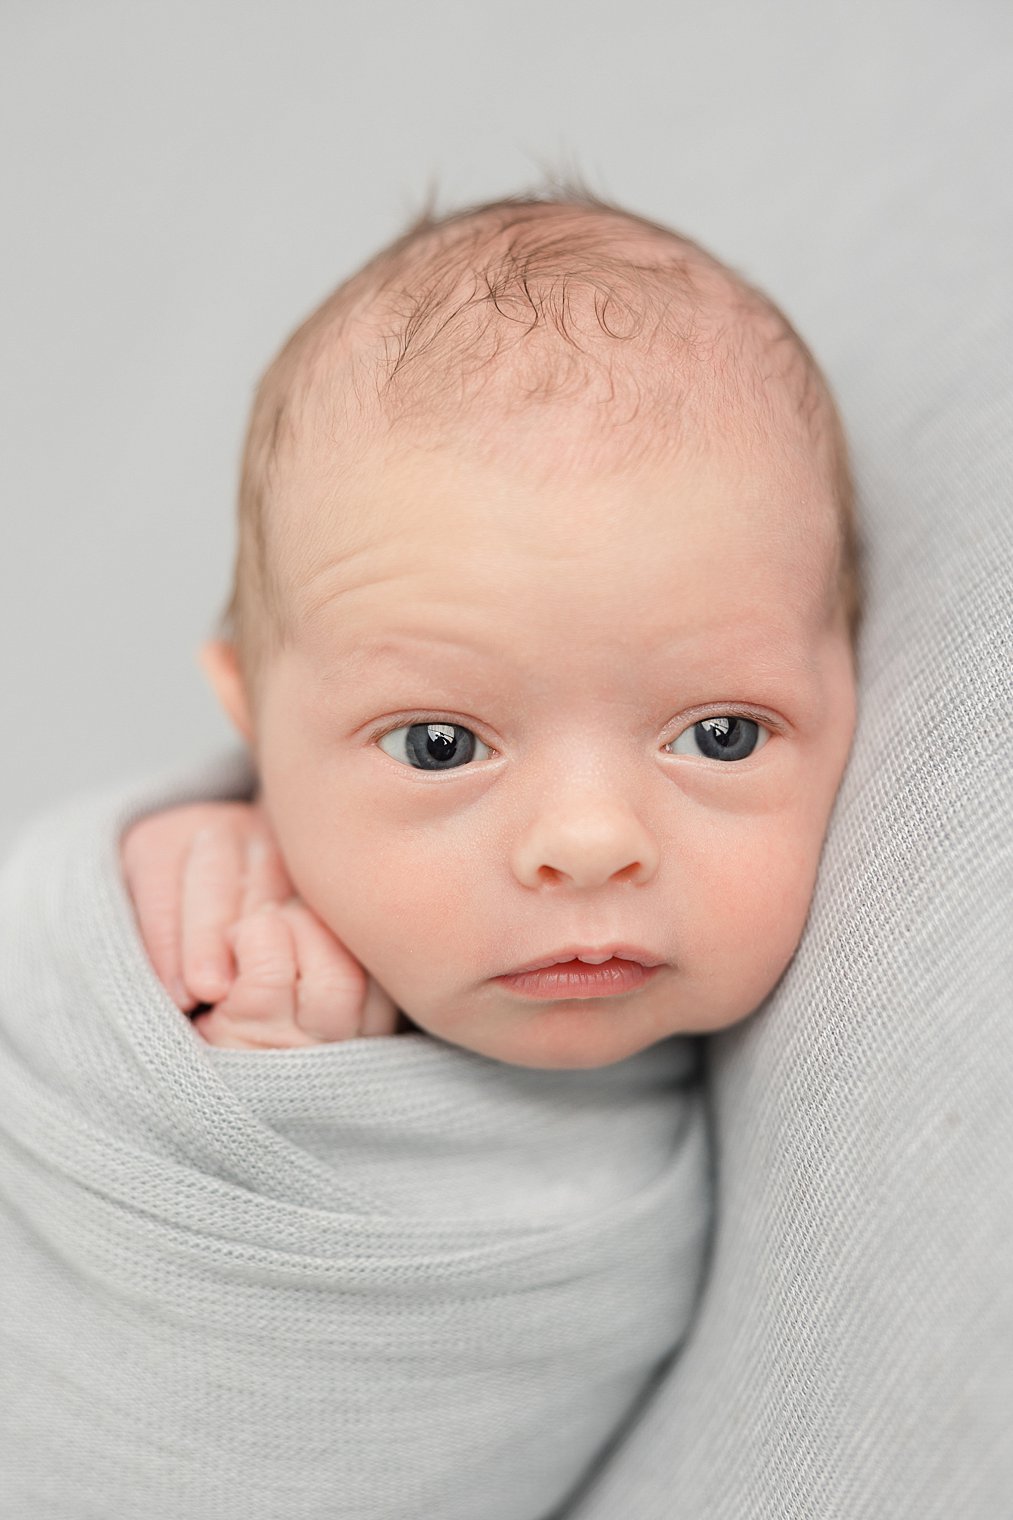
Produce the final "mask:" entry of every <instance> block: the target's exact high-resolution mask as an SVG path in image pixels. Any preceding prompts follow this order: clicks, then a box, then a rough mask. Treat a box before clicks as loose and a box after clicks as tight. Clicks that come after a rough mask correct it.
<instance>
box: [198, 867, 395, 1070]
mask: <svg viewBox="0 0 1013 1520" xmlns="http://www.w3.org/2000/svg"><path fill="white" fill-rule="evenodd" d="M228 937H229V941H230V943H231V945H232V947H233V950H234V952H235V956H236V961H237V962H238V967H239V974H238V976H237V978H236V981H235V983H234V985H233V987H232V989H231V990H230V992H229V993H228V994H227V996H226V997H224V998H222V999H221V1000H220V1001H219V1002H218V1003H217V1004H216V1005H215V1007H214V1008H212V1009H211V1010H210V1012H208V1013H200V1014H198V1015H197V1016H196V1018H195V1019H194V1021H193V1025H194V1028H195V1029H196V1030H197V1032H198V1034H200V1035H201V1036H202V1037H203V1038H204V1039H205V1040H207V1042H208V1044H210V1045H226V1046H231V1047H233V1048H234V1049H239V1050H283V1049H291V1048H293V1047H295V1046H299V1045H320V1044H323V1043H325V1042H331V1041H336V1040H354V1039H356V1038H358V1037H360V1036H363V1035H382V1034H390V1035H392V1034H395V1033H396V1032H397V1026H398V1013H397V1009H396V1008H395V1006H394V1004H393V1003H392V1002H391V1000H390V998H389V997H388V996H387V994H386V993H385V992H384V991H383V990H382V988H381V987H380V986H379V985H378V983H377V982H375V981H374V980H373V978H372V977H371V976H369V974H368V973H367V972H366V971H365V969H364V968H363V967H362V966H361V965H360V964H359V962H358V961H357V960H356V959H355V957H354V956H353V955H351V954H349V952H348V951H347V950H346V949H345V947H344V946H343V945H342V944H341V943H340V942H339V941H338V940H336V939H335V937H334V935H333V934H332V933H331V931H330V930H329V929H328V928H327V927H326V925H325V924H323V923H321V921H320V919H319V918H317V916H316V914H315V913H313V912H312V910H311V909H310V908H308V907H307V906H306V904H305V903H302V902H300V901H299V899H298V898H295V897H293V898H291V899H290V900H289V901H288V902H286V903H283V904H282V905H281V906H280V907H279V906H277V905H276V904H275V903H267V904H265V906H264V907H262V908H260V909H259V911H257V912H256V913H253V914H252V915H251V916H250V917H247V918H242V919H240V921H239V923H237V924H236V925H235V926H234V927H233V928H232V929H231V930H230V931H229V936H228Z"/></svg>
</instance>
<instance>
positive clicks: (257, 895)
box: [240, 808, 295, 918]
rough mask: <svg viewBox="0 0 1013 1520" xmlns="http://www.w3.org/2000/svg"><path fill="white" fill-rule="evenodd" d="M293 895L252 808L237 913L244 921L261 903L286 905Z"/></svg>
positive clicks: (266, 829) (260, 819)
mask: <svg viewBox="0 0 1013 1520" xmlns="http://www.w3.org/2000/svg"><path fill="white" fill-rule="evenodd" d="M294 893H295V887H294V886H293V885H292V882H291V879H290V878H289V874H288V872H287V870H286V869H285V862H284V861H283V860H282V858H281V852H280V851H279V849H278V846H277V845H276V844H275V842H274V835H273V834H272V832H271V829H270V827H269V826H268V823H267V820H266V819H265V818H264V817H263V815H262V814H261V813H260V811H259V810H258V809H257V808H252V809H251V810H250V835H249V838H248V840H247V842H246V869H245V875H244V880H243V896H242V904H241V907H240V913H241V914H242V916H243V917H244V918H245V917H247V916H248V915H249V914H251V913H256V912H257V911H258V909H260V908H262V907H263V906H264V904H265V903H269V902H273V903H285V902H287V901H288V899H289V898H290V897H292V896H293V895H294Z"/></svg>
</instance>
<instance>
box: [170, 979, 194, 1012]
mask: <svg viewBox="0 0 1013 1520" xmlns="http://www.w3.org/2000/svg"><path fill="white" fill-rule="evenodd" d="M171 995H172V1001H173V1002H174V1003H178V1004H179V1005H180V1006H182V1005H183V1004H184V1003H189V1001H190V994H189V992H187V990H186V988H185V987H184V986H183V983H182V982H181V981H180V980H179V979H178V978H177V980H176V981H174V982H173V984H172V994H171Z"/></svg>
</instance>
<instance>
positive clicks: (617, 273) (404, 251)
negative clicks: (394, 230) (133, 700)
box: [219, 176, 863, 707]
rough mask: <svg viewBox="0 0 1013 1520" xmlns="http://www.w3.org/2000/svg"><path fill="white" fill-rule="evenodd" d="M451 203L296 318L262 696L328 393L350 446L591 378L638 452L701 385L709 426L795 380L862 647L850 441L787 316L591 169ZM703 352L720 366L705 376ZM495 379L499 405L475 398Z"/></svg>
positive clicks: (243, 645) (841, 580) (253, 453)
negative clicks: (291, 495)
mask: <svg viewBox="0 0 1013 1520" xmlns="http://www.w3.org/2000/svg"><path fill="white" fill-rule="evenodd" d="M434 201H435V195H434V193H433V192H430V195H429V197H428V198H427V203H426V205H425V207H424V208H423V210H422V211H421V212H420V213H416V214H415V215H414V217H413V219H412V221H411V223H410V225H409V226H408V228H407V230H406V231H405V232H403V233H402V234H401V235H400V236H399V237H398V238H396V239H395V240H394V241H393V242H392V243H391V244H390V245H389V246H387V247H386V248H384V249H383V250H381V251H380V252H379V253H378V254H376V255H375V256H374V257H373V258H372V259H370V260H369V261H368V262H367V263H366V264H365V265H364V266H363V267H362V268H361V269H360V270H359V271H357V272H356V273H355V274H353V275H352V276H351V277H350V278H348V279H347V280H345V281H343V282H342V283H341V284H340V285H339V286H338V287H337V288H336V289H335V290H334V291H333V292H332V293H331V294H330V295H329V296H328V297H327V298H326V299H325V300H324V301H323V303H322V304H321V305H320V306H318V307H317V308H316V310H315V311H314V312H313V313H312V314H311V315H310V316H309V317H308V318H307V319H306V320H305V321H304V322H303V323H302V324H301V325H300V326H299V327H298V328H297V330H296V331H295V332H294V333H293V334H292V336H291V337H290V338H289V339H288V341H287V342H286V343H285V345H284V347H283V348H282V349H281V351H280V352H279V353H278V355H277V356H276V357H275V359H274V360H273V361H272V363H271V364H270V365H269V366H268V368H267V370H266V371H265V373H264V375H263V377H262V379H261V381H260V384H259V386H258V388H257V392H256V397H255V400H254V404H253V408H252V412H251V417H250V422H249V427H248V430H247V435H246V441H245V446H244V450H243V461H242V470H241V479H240V489H239V513H238V518H239V522H238V528H239V535H238V539H239V541H238V548H237V554H236V564H235V574H234V579H233V585H232V589H231V594H230V598H229V601H228V604H227V606H226V608H225V611H224V612H223V614H222V618H221V620H220V625H219V636H220V637H221V638H223V639H225V640H227V641H229V642H231V643H232V644H233V645H234V646H235V649H236V652H237V656H238V660H239V665H240V669H241V672H242V674H243V678H244V684H245V686H246V691H247V695H248V699H249V701H250V703H251V706H252V707H255V706H256V694H257V690H258V687H259V679H260V675H261V673H262V670H263V668H264V664H265V661H266V659H267V657H268V655H269V654H270V653H271V652H272V651H273V650H274V649H277V648H280V647H283V645H284V643H285V642H286V639H287V636H288V627H287V612H288V608H287V600H288V598H287V595H286V588H285V584H284V578H283V576H282V575H281V573H280V571H279V567H278V565H277V564H276V563H275V556H274V554H273V553H272V551H271V544H272V539H271V527H272V522H271V518H272V507H273V505H274V499H275V497H276V494H277V482H278V479H279V477H280V475H281V473H282V470H283V465H284V462H285V459H286V457H288V456H289V455H290V452H291V450H292V448H293V446H294V445H295V444H297V443H298V442H299V441H300V440H301V439H302V438H303V437H304V436H305V435H306V433H307V430H308V426H309V424H308V422H307V418H308V416H309V415H310V413H311V412H312V409H313V407H314V405H316V406H317V409H318V411H319V409H320V407H321V406H324V407H325V409H326V407H328V406H329V408H330V410H329V411H328V412H327V424H326V429H327V430H326V435H325V436H326V439H327V441H328V443H329V444H333V445H334V452H335V454H336V455H337V454H339V453H341V452H342V451H343V450H346V451H348V452H352V451H354V448H355V447H356V440H357V438H359V439H361V438H365V437H369V436H372V435H373V433H374V432H375V430H376V429H377V428H378V427H380V428H384V429H386V430H387V431H388V432H390V431H393V430H396V429H412V428H414V429H416V430H417V429H418V428H419V426H420V425H421V426H422V427H424V428H427V429H433V428H442V429H452V428H454V427H455V426H458V427H459V426H460V423H461V419H462V418H464V420H465V422H466V425H467V426H468V430H469V431H468V439H469V444H470V445H471V446H472V447H475V448H477V449H479V450H481V447H482V440H483V425H484V424H487V423H488V422H489V420H490V418H494V419H495V420H496V422H497V423H501V422H502V420H503V418H504V416H507V415H511V414H512V413H514V412H516V411H520V410H523V409H524V408H528V407H532V406H538V405H541V404H547V403H548V402H550V401H552V400H560V399H561V400H564V401H565V400H566V399H568V398H572V397H580V398H581V399H584V400H586V399H587V398H588V395H589V393H591V398H592V400H594V399H597V400H599V401H600V403H601V404H602V405H604V406H606V407H607V408H608V423H609V434H610V436H611V437H613V438H615V437H618V436H619V434H620V433H624V435H625V438H626V454H625V455H624V458H625V459H626V460H627V461H629V460H630V459H631V458H633V457H635V455H636V453H637V452H638V451H639V452H640V453H646V454H649V453H650V452H651V450H652V448H654V449H657V448H658V447H659V440H660V441H661V445H663V444H664V442H665V440H671V438H672V437H673V436H678V432H679V427H680V412H679V409H678V407H676V406H675V404H674V402H675V399H676V397H678V399H679V400H680V401H682V402H684V403H686V404H687V407H688V404H689V401H690V397H691V394H692V393H693V391H694V387H695V390H696V391H697V392H699V391H701V389H702V390H703V391H704V393H705V399H704V405H703V409H702V411H701V410H700V408H699V407H698V408H697V409H696V410H695V412H694V422H695V424H696V425H697V426H701V425H705V424H706V421H707V416H708V411H709V407H710V404H711V403H712V402H718V401H720V400H721V399H722V398H727V397H728V396H731V395H733V394H734V393H736V392H738V393H741V390H742V387H743V385H744V384H745V385H748V387H749V391H750V396H751V400H752V401H753V403H754V407H759V411H758V415H759V416H760V417H761V419H762V418H763V415H764V413H763V408H764V407H765V406H766V407H767V408H768V411H769V406H770V405H771V404H773V403H772V402H771V401H770V397H771V395H772V393H773V392H775V391H776V392H778V393H779V394H780V395H781V396H782V397H783V395H784V394H785V391H786V390H787V393H788V394H789V395H790V396H791V398H792V399H793V402H794V405H795V408H796V411H797V413H798V416H799V418H800V420H801V422H802V424H803V426H804V429H805V432H806V434H807V435H808V436H809V438H810V439H811V441H812V442H813V444H814V445H815V446H816V447H817V449H818V450H819V452H820V453H821V455H822V457H823V459H824V460H825V463H826V469H827V471H828V474H829V477H830V481H831V485H832V489H833V494H834V497H835V501H836V506H837V514H838V516H837V521H838V544H837V562H836V567H835V584H834V587H833V588H832V590H833V595H834V599H835V606H836V608H837V609H838V610H843V615H844V618H845V622H846V627H847V630H848V634H849V637H850V639H851V642H852V647H853V648H855V646H856V645H857V638H858V632H859V626H860V621H861V615H862V600H863V598H862V594H861V568H860V562H861V551H860V543H859V539H858V532H857V523H856V512H855V503H854V487H853V483H852V476H851V471H850V466H849V461H848V450H847V445H846V442H845V437H844V431H843V428H842V426H841V422H840V419H839V417H838V413H837V408H836V406H835V404H834V401H833V397H832V394H831V391H830V388H829V386H828V384H827V382H826V380H825V378H824V376H823V374H822V372H821V370H820V368H819V365H818V364H817V362H816V360H815V358H814V357H813V355H812V353H811V352H810V350H809V348H808V347H807V345H806V344H805V343H804V342H803V340H802V339H801V337H800V336H799V335H798V333H797V332H796V331H795V329H794V328H793V327H792V325H791V323H790V322H789V321H788V319H787V317H785V316H784V314H783V312H781V311H780V309H779V308H778V307H777V306H775V305H774V303H773V302H772V301H771V300H770V299H769V298H768V297H767V296H766V295H765V294H764V293H763V292H762V291H760V290H758V289H756V288H755V287H754V286H753V285H751V284H750V283H749V282H748V281H747V280H746V279H744V278H743V277H742V276H741V275H740V274H739V273H738V272H737V271H735V270H732V269H730V268H729V267H728V266H727V265H725V264H723V263H722V262H721V261H720V260H718V259H716V258H715V257H714V256H713V255H712V254H710V253H709V252H708V251H707V250H706V249H704V248H702V247H701V246H700V245H699V244H698V243H695V242H694V241H693V240H692V239H690V238H687V237H684V236H683V235H682V234H680V233H677V232H675V231H673V230H672V229H671V228H668V227H665V226H663V225H662V224H660V223H658V222H653V221H650V220H649V219H647V218H645V217H641V216H638V215H636V214H634V213H631V212H629V211H626V210H625V209H624V208H622V207H621V206H618V205H616V204H614V203H612V202H610V201H608V200H605V199H603V198H602V197H600V196H599V195H597V194H596V193H595V192H594V191H592V190H591V189H589V188H588V187H587V186H586V185H585V184H583V183H582V182H580V181H579V180H578V179H577V178H576V177H574V176H568V177H567V178H566V179H560V178H555V179H552V180H551V182H550V183H549V184H547V185H546V186H545V187H543V188H541V189H536V190H534V191H532V192H530V193H526V194H523V195H515V196H507V197H504V198H503V199H500V200H495V201H488V202H484V203H482V204H478V205H471V206H467V207H464V208H463V209H459V210H457V211H452V212H449V213H447V214H445V215H442V216H437V215H436V214H435V205H434ZM715 296H716V297H717V300H716V301H715V300H714V299H713V298H714V297H715ZM709 298H710V299H709ZM742 318H744V319H746V320H744V321H743V320H737V319H742ZM532 338H534V339H535V340H536V341H535V342H534V343H532V342H530V341H529V340H530V339H532ZM624 350H630V352H629V354H628V355H625V356H624V353H623V351H624ZM647 352H650V354H651V356H652V358H654V357H655V355H656V354H657V353H658V352H660V354H661V356H662V358H663V361H664V362H663V363H662V364H661V365H660V366H658V365H657V364H655V365H654V368H655V369H656V370H657V371H658V376H657V378H656V379H655V380H652V379H651V378H650V376H649V375H646V373H645V371H646V367H645V366H644V365H643V363H642V362H641V363H640V364H639V366H638V365H637V363H636V358H637V356H638V355H639V357H640V359H641V360H642V359H643V356H644V355H645V354H646V353H647ZM694 357H701V358H703V359H704V360H705V361H706V363H705V364H703V365H701V366H699V367H698V373H696V374H694V375H693V376H692V378H691V383H686V381H685V375H686V372H687V364H689V365H690V366H691V367H692V360H693V358H694ZM521 361H522V365H523V367H522V369H521V372H520V373H518V364H519V363H520V362H521ZM680 375H681V376H682V380H683V393H682V394H681V395H679V392H678V388H679V383H680V381H679V377H680ZM772 380H773V381H776V385H775V386H774V387H769V386H768V382H770V381H772ZM596 386H597V388H598V392H599V394H598V396H597V397H595V396H594V395H593V392H594V391H595V388H596ZM487 390H489V391H491V392H492V393H493V394H492V397H491V398H490V397H487V398H486V405H485V407H484V408H483V407H482V406H481V405H477V404H476V403H477V402H478V399H479V398H480V397H481V396H482V394H483V393H484V392H485V391H487ZM627 398H628V400H629V403H630V404H629V406H628V407H627V408H626V410H625V413H624V412H623V407H622V403H623V401H625V400H626V399H627ZM490 399H491V404H490ZM714 410H715V414H717V408H716V407H715V408H714ZM634 422H636V423H638V424H639V425H638V426H634V427H630V426H625V428H624V424H630V423H634ZM645 423H646V424H648V425H647V426H646V427H645V426H644V424H645Z"/></svg>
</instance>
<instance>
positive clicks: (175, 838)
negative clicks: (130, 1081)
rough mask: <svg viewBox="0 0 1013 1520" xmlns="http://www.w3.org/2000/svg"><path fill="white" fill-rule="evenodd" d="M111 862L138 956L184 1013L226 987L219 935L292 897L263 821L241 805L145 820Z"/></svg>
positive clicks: (227, 972) (230, 965)
mask: <svg viewBox="0 0 1013 1520" xmlns="http://www.w3.org/2000/svg"><path fill="white" fill-rule="evenodd" d="M120 858H121V861H122V864H123V875H124V877H125V880H126V884H127V890H128V891H129V893H130V895H131V898H132V899H133V904H134V911H135V912H136V914H137V921H138V925H139V927H140V931H141V938H142V940H143V941H144V948H145V950H146V951H147V952H148V956H149V959H150V960H151V964H152V966H153V967H154V968H155V972H156V974H157V975H158V978H159V980H160V981H161V982H162V984H163V986H164V987H165V989H166V991H167V992H168V994H169V996H170V997H171V998H172V999H173V1001H174V1002H175V1003H177V1004H178V1006H179V1007H180V1008H181V1009H182V1010H183V1012H184V1013H188V1012H189V1011H190V1009H192V1008H195V1007H196V1006H197V1004H198V1003H214V1002H216V1001H217V1000H218V999H219V998H222V997H224V996H225V994H226V993H227V992H228V990H229V988H230V986H231V985H232V981H233V978H234V976H235V963H234V961H233V957H232V950H231V947H230V945H229V943H228V940H227V938H226V931H227V930H228V928H229V926H230V925H231V924H234V923H235V922H236V921H237V920H238V919H240V918H244V917H248V916H249V915H250V914H252V913H255V912H256V911H257V909H258V908H259V907H261V906H262V905H263V904H264V903H268V902H274V903H283V902H286V901H287V900H288V899H289V898H290V897H291V896H292V893H293V890H294V889H293V886H292V883H291V881H290V880H289V876H288V872H287V871H286V870H285V865H284V862H283V861H282V858H281V855H280V854H279V852H278V848H277V846H276V844H275V842H274V836H273V835H272V833H271V830H270V828H269V826H268V823H267V819H266V818H265V817H264V815H263V813H262V812H261V810H260V809H259V808H258V807H254V806H251V805H250V804H248V803H245V802H212V803H196V804H193V805H191V806H188V807H177V808H170V809H168V810H167V811H166V812H163V813H152V814H150V815H149V816H148V817H147V818H142V819H141V820H140V821H139V822H138V823H135V824H134V826H133V828H131V829H128V830H127V832H126V834H124V836H123V839H122V841H121V845H120Z"/></svg>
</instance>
